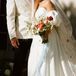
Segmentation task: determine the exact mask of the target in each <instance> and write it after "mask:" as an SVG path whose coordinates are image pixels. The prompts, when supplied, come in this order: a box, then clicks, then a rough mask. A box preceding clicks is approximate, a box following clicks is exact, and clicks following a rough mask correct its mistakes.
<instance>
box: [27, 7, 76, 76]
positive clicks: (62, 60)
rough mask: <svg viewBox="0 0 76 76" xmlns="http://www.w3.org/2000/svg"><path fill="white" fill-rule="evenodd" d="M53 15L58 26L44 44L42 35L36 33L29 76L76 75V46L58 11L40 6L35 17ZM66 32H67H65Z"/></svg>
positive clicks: (31, 51) (30, 59)
mask: <svg viewBox="0 0 76 76" xmlns="http://www.w3.org/2000/svg"><path fill="white" fill-rule="evenodd" d="M42 15H43V16H45V17H46V16H52V17H53V19H54V20H53V23H54V25H55V26H56V27H55V28H53V30H52V32H51V33H50V34H49V36H48V43H46V44H42V42H41V40H42V39H41V37H40V36H39V35H34V37H33V42H32V45H31V50H30V56H29V61H28V76H76V48H75V46H74V41H73V39H72V38H70V37H69V34H67V33H66V28H64V25H63V24H62V22H61V20H60V19H59V15H58V13H57V11H55V10H52V11H49V12H48V11H47V10H46V9H44V8H43V7H39V8H38V10H37V12H36V14H35V17H36V18H39V17H40V16H42ZM64 32H65V33H64Z"/></svg>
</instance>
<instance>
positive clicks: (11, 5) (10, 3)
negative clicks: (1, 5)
mask: <svg viewBox="0 0 76 76" xmlns="http://www.w3.org/2000/svg"><path fill="white" fill-rule="evenodd" d="M15 8H16V7H15V2H14V0H7V5H6V11H7V29H8V33H9V37H10V39H12V38H14V37H16V31H15V29H16V28H15V11H16V10H15Z"/></svg>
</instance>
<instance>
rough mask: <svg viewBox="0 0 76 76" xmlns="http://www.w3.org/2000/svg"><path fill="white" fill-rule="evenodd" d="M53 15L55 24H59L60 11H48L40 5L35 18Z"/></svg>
mask: <svg viewBox="0 0 76 76" xmlns="http://www.w3.org/2000/svg"><path fill="white" fill-rule="evenodd" d="M48 16H52V17H53V24H56V25H57V22H58V12H57V11H56V10H51V11H47V10H46V9H45V8H44V7H41V6H40V7H38V9H37V11H36V13H35V18H36V19H38V20H39V18H41V17H44V18H46V17H48Z"/></svg>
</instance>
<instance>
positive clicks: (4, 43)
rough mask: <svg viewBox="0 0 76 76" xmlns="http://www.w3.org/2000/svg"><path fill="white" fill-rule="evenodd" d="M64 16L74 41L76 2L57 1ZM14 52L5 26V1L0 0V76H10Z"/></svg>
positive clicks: (72, 0)
mask: <svg viewBox="0 0 76 76" xmlns="http://www.w3.org/2000/svg"><path fill="white" fill-rule="evenodd" d="M57 1H59V3H60V5H61V8H62V9H63V10H64V12H65V14H66V16H67V17H68V18H69V20H70V21H71V24H72V28H73V35H74V37H75V39H76V0H57ZM13 59H14V52H13V51H12V48H11V46H10V40H9V37H8V32H7V25H6V0H0V76H11V74H12V67H13Z"/></svg>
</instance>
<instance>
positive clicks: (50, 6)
mask: <svg viewBox="0 0 76 76" xmlns="http://www.w3.org/2000/svg"><path fill="white" fill-rule="evenodd" d="M39 5H40V6H42V7H44V8H45V9H47V10H48V11H50V10H54V9H55V6H54V4H53V3H52V2H51V1H50V0H43V1H42V2H40V4H39Z"/></svg>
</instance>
